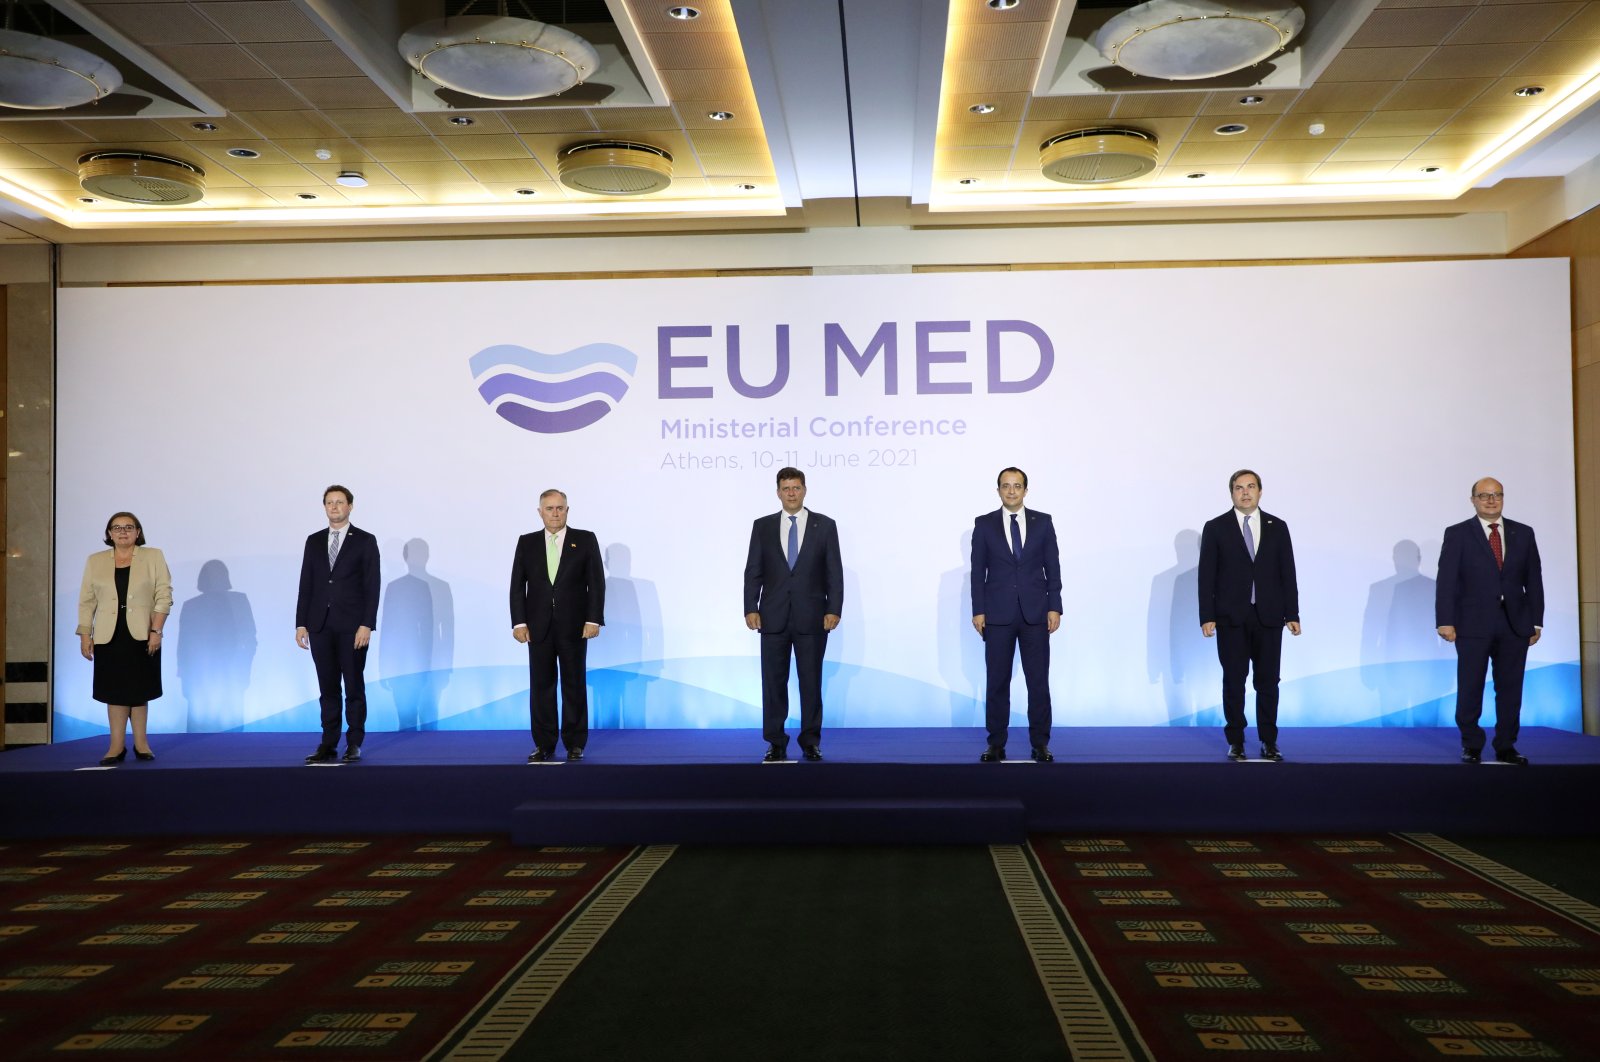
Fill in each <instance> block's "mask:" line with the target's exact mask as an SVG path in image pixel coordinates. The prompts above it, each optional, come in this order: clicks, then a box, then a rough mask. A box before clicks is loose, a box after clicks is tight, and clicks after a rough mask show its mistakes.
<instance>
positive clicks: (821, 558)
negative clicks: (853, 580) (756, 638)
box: [744, 510, 844, 634]
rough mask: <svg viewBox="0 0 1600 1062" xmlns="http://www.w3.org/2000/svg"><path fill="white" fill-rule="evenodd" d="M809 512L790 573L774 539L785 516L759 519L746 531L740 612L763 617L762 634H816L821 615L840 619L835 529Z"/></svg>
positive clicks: (841, 589)
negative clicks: (781, 519)
mask: <svg viewBox="0 0 1600 1062" xmlns="http://www.w3.org/2000/svg"><path fill="white" fill-rule="evenodd" d="M807 512H808V514H809V515H807V517H806V534H805V538H804V540H803V541H802V542H801V543H800V556H799V558H798V559H797V560H796V561H795V566H794V571H792V572H791V571H790V570H789V561H788V559H787V558H786V557H785V556H784V550H783V547H782V545H781V544H780V541H779V537H778V536H779V531H778V527H779V519H778V518H779V517H780V516H782V515H783V514H782V513H781V512H777V513H773V514H772V515H771V516H763V517H761V518H760V519H759V520H757V521H756V522H755V523H754V524H753V525H752V526H751V528H750V553H749V555H748V556H747V557H746V559H745V562H744V610H745V612H746V614H748V613H751V612H759V613H761V633H763V634H782V633H784V632H788V633H790V634H816V633H818V632H820V631H821V630H822V617H823V616H841V615H843V614H844V613H843V612H842V611H840V609H841V606H842V605H843V603H844V564H843V563H842V562H841V561H840V560H839V528H838V525H836V524H835V523H834V522H833V521H832V520H830V519H828V518H827V517H826V516H823V515H822V514H821V513H815V512H810V510H807ZM783 526H785V527H787V526H788V525H787V524H785V525H783Z"/></svg>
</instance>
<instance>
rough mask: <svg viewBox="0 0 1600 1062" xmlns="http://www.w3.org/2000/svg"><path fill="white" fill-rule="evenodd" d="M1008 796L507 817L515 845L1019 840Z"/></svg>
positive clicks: (557, 809) (542, 804)
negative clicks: (999, 797)
mask: <svg viewBox="0 0 1600 1062" xmlns="http://www.w3.org/2000/svg"><path fill="white" fill-rule="evenodd" d="M1026 827H1027V812H1026V809H1025V808H1024V806H1023V803H1022V801H1021V800H1016V799H992V798H982V797H980V798H971V799H965V800H962V799H911V798H906V799H893V798H867V797H863V798H854V799H852V798H839V797H835V798H819V797H800V798H793V799H783V798H767V799H759V798H757V799H716V798H704V799H694V798H679V799H672V798H666V799H657V800H609V799H594V800H581V799H580V800H574V799H565V800H530V801H527V802H526V803H523V804H519V805H518V806H517V808H516V811H515V812H514V813H513V815H512V827H511V836H512V840H513V841H514V842H515V843H516V844H520V845H554V844H561V845H569V844H1017V843H1020V842H1021V841H1022V840H1024V838H1025V837H1026V833H1027V830H1026Z"/></svg>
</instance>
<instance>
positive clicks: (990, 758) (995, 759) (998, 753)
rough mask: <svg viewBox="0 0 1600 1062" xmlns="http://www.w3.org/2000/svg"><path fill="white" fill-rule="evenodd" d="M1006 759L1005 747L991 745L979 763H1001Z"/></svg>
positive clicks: (979, 759)
mask: <svg viewBox="0 0 1600 1062" xmlns="http://www.w3.org/2000/svg"><path fill="white" fill-rule="evenodd" d="M1005 758H1006V749H1005V746H1004V745H990V746H989V747H988V748H986V749H984V750H983V755H982V756H979V757H978V762H979V763H999V762H1000V761H1001V760H1003V759H1005Z"/></svg>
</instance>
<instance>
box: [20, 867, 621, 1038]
mask: <svg viewBox="0 0 1600 1062" xmlns="http://www.w3.org/2000/svg"><path fill="white" fill-rule="evenodd" d="M637 855H638V853H636V852H630V851H628V850H626V849H607V850H602V849H598V848H568V849H548V848H547V849H518V848H513V847H511V846H510V845H509V844H508V843H507V842H506V841H505V840H502V839H486V838H461V837H453V838H447V839H430V838H426V837H384V838H379V839H374V840H313V841H301V840H291V839H282V838H259V837H249V838H235V839H227V838H220V839H206V840H167V841H159V840H135V841H110V842H70V843H68V842H45V841H28V842H21V843H16V844H8V845H5V846H4V847H0V1041H3V1042H4V1044H5V1053H6V1055H7V1057H9V1058H42V1057H60V1054H59V1053H60V1052H62V1051H71V1052H89V1053H90V1055H91V1057H99V1056H102V1055H119V1056H127V1055H130V1054H132V1055H136V1056H138V1057H142V1058H186V1059H208V1060H215V1059H269V1058H283V1057H285V1056H286V1055H288V1056H293V1057H304V1058H310V1059H314V1058H325V1059H332V1058H352V1057H358V1058H363V1059H374V1060H391V1059H392V1060H404V1059H417V1058H422V1057H424V1056H425V1055H427V1054H428V1053H429V1051H430V1050H432V1049H433V1048H434V1047H435V1045H437V1044H439V1043H440V1042H441V1041H443V1040H445V1039H446V1038H447V1037H449V1036H450V1035H451V1033H452V1030H457V1027H458V1026H459V1025H461V1023H462V1022H463V1019H465V1018H467V1017H468V1015H469V1014H470V1013H471V1012H472V1010H473V1009H474V1008H475V1007H478V1006H479V1005H480V1003H481V1001H483V1000H484V999H485V998H486V997H493V996H494V995H495V993H496V992H497V991H499V990H500V988H501V986H502V985H503V983H505V982H506V981H507V980H508V975H512V974H514V973H515V972H516V971H517V970H518V969H519V968H521V967H524V966H527V965H530V964H535V963H537V961H538V959H539V957H540V956H541V951H542V949H543V948H544V947H545V946H546V945H547V944H548V942H549V941H550V940H551V939H552V932H553V931H554V930H556V929H557V927H558V926H561V925H562V923H563V921H564V920H565V919H568V918H569V916H574V917H581V915H582V913H583V911H584V909H585V908H586V907H587V906H588V905H589V904H590V903H591V901H592V899H593V898H594V897H595V896H597V895H598V894H599V892H600V890H601V888H602V886H604V885H605V884H606V883H608V882H609V881H610V880H611V879H612V878H613V877H614V876H615V875H616V874H617V873H618V872H619V871H620V870H621V869H622V868H625V867H626V865H627V864H628V863H630V862H631V861H633V860H634V859H636V858H637ZM469 1031H470V1030H457V1034H456V1035H458V1036H459V1035H462V1034H463V1032H469Z"/></svg>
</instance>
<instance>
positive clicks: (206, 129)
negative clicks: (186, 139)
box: [189, 122, 217, 133]
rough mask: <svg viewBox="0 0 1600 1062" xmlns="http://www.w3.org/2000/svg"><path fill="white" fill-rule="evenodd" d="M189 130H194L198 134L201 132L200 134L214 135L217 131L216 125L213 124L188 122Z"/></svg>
mask: <svg viewBox="0 0 1600 1062" xmlns="http://www.w3.org/2000/svg"><path fill="white" fill-rule="evenodd" d="M189 128H190V129H194V130H196V131H198V132H201V133H215V132H216V131H217V123H215V122H190V123H189Z"/></svg>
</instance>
